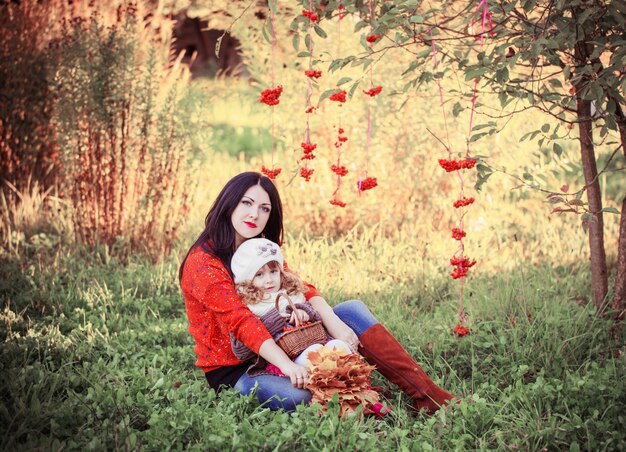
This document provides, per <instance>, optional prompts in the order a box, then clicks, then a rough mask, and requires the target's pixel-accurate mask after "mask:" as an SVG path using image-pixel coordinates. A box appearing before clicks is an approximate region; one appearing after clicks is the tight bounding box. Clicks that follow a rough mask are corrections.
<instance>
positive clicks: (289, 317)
mask: <svg viewBox="0 0 626 452" xmlns="http://www.w3.org/2000/svg"><path fill="white" fill-rule="evenodd" d="M296 311H298V315H299V316H300V320H302V321H303V322H308V321H309V320H310V317H309V314H307V312H306V311H305V310H303V309H296ZM281 316H283V318H284V319H285V320H287V322H288V323H291V324H292V325H295V324H296V313H295V312H292V313H291V315H289V314H281Z"/></svg>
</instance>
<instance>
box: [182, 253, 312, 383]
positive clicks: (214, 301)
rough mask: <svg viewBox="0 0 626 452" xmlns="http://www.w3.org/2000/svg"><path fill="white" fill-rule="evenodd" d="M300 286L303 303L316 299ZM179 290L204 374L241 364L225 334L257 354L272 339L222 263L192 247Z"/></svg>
mask: <svg viewBox="0 0 626 452" xmlns="http://www.w3.org/2000/svg"><path fill="white" fill-rule="evenodd" d="M285 269H287V264H286V263H285ZM304 284H305V285H306V286H307V287H308V288H309V290H308V292H307V293H306V294H305V298H306V299H307V300H309V299H310V298H312V297H314V296H316V295H319V293H318V292H317V290H316V289H315V287H313V286H312V285H311V284H308V283H306V282H305V283H304ZM180 286H181V289H182V292H183V297H184V299H185V308H186V310H187V320H188V321H189V332H190V333H191V335H192V336H193V338H194V340H195V342H196V346H195V348H194V351H195V352H196V355H197V356H198V359H197V360H196V366H198V367H200V368H201V369H202V370H203V371H204V372H209V371H212V370H215V369H218V368H220V367H223V366H232V365H234V364H238V363H240V362H241V361H239V360H238V359H237V357H236V356H235V354H234V353H233V351H232V348H231V344H230V336H229V334H228V333H229V332H231V331H232V333H233V335H234V336H235V338H237V339H238V340H240V341H241V342H243V343H244V344H245V345H246V346H247V347H248V348H249V349H250V350H252V351H253V352H254V353H257V354H258V352H259V347H261V344H262V343H263V342H265V341H266V340H267V339H271V338H272V336H271V335H270V334H269V333H268V331H267V329H266V328H265V326H264V325H263V323H262V322H261V321H260V320H259V319H258V318H257V317H256V316H255V315H254V314H253V313H252V312H250V310H249V309H248V307H247V306H246V305H245V304H244V303H243V302H242V301H241V300H240V299H239V297H238V296H237V294H236V292H235V285H234V283H233V280H232V278H231V276H230V274H229V273H228V270H227V269H226V268H225V267H224V265H223V264H222V262H221V261H220V260H219V259H218V258H216V257H214V256H211V255H210V254H208V253H206V252H205V251H204V250H202V248H201V247H199V246H197V247H195V248H194V249H193V250H191V252H190V253H189V255H188V256H187V260H186V261H185V267H184V268H183V275H182V278H181V281H180Z"/></svg>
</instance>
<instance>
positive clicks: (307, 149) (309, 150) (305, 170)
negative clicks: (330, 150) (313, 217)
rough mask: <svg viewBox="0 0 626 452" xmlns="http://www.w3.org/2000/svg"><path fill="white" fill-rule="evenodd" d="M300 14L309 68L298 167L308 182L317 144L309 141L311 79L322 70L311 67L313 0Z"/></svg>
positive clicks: (311, 173)
mask: <svg viewBox="0 0 626 452" xmlns="http://www.w3.org/2000/svg"><path fill="white" fill-rule="evenodd" d="M302 15H303V16H305V17H308V18H309V27H308V36H307V40H308V43H309V68H308V69H306V70H305V71H304V75H305V76H306V77H307V94H306V110H305V112H306V114H307V116H306V128H305V131H304V141H303V142H302V143H301V144H300V147H301V148H302V152H303V154H302V157H300V161H302V162H304V165H303V166H302V167H300V177H302V178H303V179H304V181H305V182H309V181H310V180H311V176H313V173H314V172H315V169H313V168H309V162H310V161H311V160H313V159H315V154H313V151H314V150H315V148H316V147H317V144H315V143H311V122H310V118H309V114H310V113H313V111H315V107H314V106H313V105H311V95H312V88H311V81H312V80H317V79H319V78H320V77H321V76H322V71H320V70H316V69H314V68H313V33H312V27H313V23H314V22H316V21H317V20H318V16H317V14H315V13H313V0H309V10H308V11H307V10H306V9H303V10H302Z"/></svg>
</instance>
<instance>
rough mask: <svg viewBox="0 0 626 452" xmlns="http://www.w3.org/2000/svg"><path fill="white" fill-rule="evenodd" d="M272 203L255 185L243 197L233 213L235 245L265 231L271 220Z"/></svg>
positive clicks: (261, 189) (260, 188) (261, 188)
mask: <svg viewBox="0 0 626 452" xmlns="http://www.w3.org/2000/svg"><path fill="white" fill-rule="evenodd" d="M271 210H272V203H271V202H270V197H269V195H268V194H267V192H266V191H265V190H264V189H263V187H261V186H260V185H253V186H252V187H250V188H249V189H248V190H247V191H246V193H245V194H244V195H243V197H242V198H241V200H240V201H239V204H237V207H235V210H234V211H233V214H232V216H231V217H230V221H231V222H232V224H233V228H235V245H236V247H237V248H238V247H239V245H241V244H242V243H243V242H244V241H245V240H248V239H251V238H252V237H256V236H258V235H259V234H261V232H263V230H264V229H265V225H266V224H267V220H269V218H270V212H271Z"/></svg>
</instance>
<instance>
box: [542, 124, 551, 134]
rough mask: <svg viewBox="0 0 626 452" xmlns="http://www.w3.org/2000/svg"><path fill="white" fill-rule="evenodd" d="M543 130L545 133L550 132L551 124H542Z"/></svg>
mask: <svg viewBox="0 0 626 452" xmlns="http://www.w3.org/2000/svg"><path fill="white" fill-rule="evenodd" d="M541 131H542V132H543V133H548V132H549V131H550V124H544V125H542V126H541Z"/></svg>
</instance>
